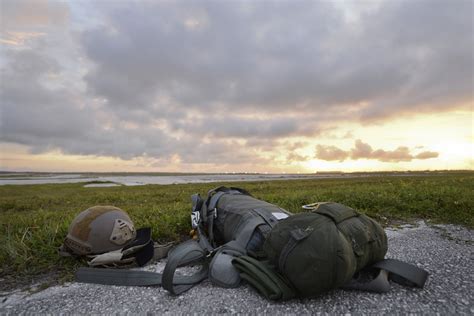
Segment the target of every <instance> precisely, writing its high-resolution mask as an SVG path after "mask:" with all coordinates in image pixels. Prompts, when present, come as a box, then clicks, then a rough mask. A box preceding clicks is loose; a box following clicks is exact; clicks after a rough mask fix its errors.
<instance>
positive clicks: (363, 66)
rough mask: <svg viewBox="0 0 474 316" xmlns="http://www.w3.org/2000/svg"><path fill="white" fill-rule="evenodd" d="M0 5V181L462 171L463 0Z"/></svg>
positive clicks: (468, 122) (469, 89)
mask: <svg viewBox="0 0 474 316" xmlns="http://www.w3.org/2000/svg"><path fill="white" fill-rule="evenodd" d="M0 3H1V8H0V11H1V29H0V44H1V47H2V48H1V51H0V67H1V86H0V102H1V111H0V170H17V171H24V170H34V171H182V172H314V171H328V170H342V171H362V170H371V171H375V170H425V169H473V165H474V159H473V153H474V135H473V134H474V132H473V131H474V127H473V125H474V118H473V112H472V110H473V89H474V87H473V73H474V68H473V67H474V66H473V56H474V55H473V54H474V52H473V45H474V44H473V43H474V41H473V15H474V8H473V2H472V1H471V0H466V1H465V0H427V1H425V0H406V1H405V0H386V1H383V0H355V1H342V0H335V1H301V0H297V1H243V0H242V1H236V0H233V1H204V0H202V1H193V0H189V1H125V0H122V1H121V0H101V1H92V0H91V1H84V0H78V1H69V2H64V1H61V2H56V1H40V0H38V1H33V0H28V1H23V0H22V1H20V0H2V1H1V2H0Z"/></svg>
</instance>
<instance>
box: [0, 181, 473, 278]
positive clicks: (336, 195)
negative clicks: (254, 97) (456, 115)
mask: <svg viewBox="0 0 474 316" xmlns="http://www.w3.org/2000/svg"><path fill="white" fill-rule="evenodd" d="M83 185H84V184H83V183H82V184H80V183H74V184H49V185H24V186H14V185H6V186H0V283H2V281H3V283H4V284H11V283H12V282H18V281H19V280H29V279H32V278H34V277H37V276H39V275H44V274H47V273H54V275H55V277H56V278H57V277H61V276H62V277H64V276H65V277H66V278H68V277H70V275H71V271H73V270H74V268H75V267H76V266H78V265H79V264H80V263H78V262H76V261H75V260H73V259H70V258H61V257H59V256H58V255H57V252H56V249H57V247H58V246H59V245H60V244H61V243H62V241H63V239H64V237H65V235H66V234H67V229H68V225H69V223H70V222H71V221H72V219H73V218H74V216H75V215H76V214H78V213H79V212H81V211H82V210H84V209H86V208H88V207H90V206H93V205H114V206H117V207H120V208H122V209H124V210H126V211H127V212H128V213H129V214H130V216H131V217H132V219H133V221H134V222H135V225H136V226H137V227H144V226H151V227H152V228H153V237H154V239H155V240H157V241H162V242H164V241H171V240H179V239H183V238H186V236H187V233H188V232H189V230H190V219H189V214H190V207H191V205H190V204H191V203H190V195H191V194H193V193H196V192H198V193H201V195H205V193H206V192H207V190H209V189H211V188H213V187H216V186H218V185H228V186H239V187H242V188H245V189H247V190H248V191H250V192H251V193H252V194H253V195H254V196H255V197H257V198H260V199H264V200H266V201H268V202H271V203H274V204H277V205H279V206H281V207H283V208H285V209H287V210H289V211H291V212H295V213H296V212H300V211H301V205H303V204H308V203H311V202H316V201H336V202H340V203H343V204H346V205H349V206H351V207H353V208H356V209H357V210H359V211H361V212H364V213H366V214H368V215H370V216H372V217H374V218H375V219H377V220H378V221H379V222H381V223H382V224H383V225H389V224H393V223H398V222H400V221H401V222H407V221H412V220H414V219H425V220H427V221H429V222H430V223H452V224H461V225H464V226H467V227H469V228H472V227H474V216H473V211H474V173H472V172H470V173H469V172H466V173H453V174H431V175H426V176H422V175H417V176H376V177H366V178H347V179H341V178H339V179H315V180H284V181H267V182H242V183H235V182H234V183H219V184H216V183H211V184H209V183H206V184H183V185H166V186H163V185H146V186H135V187H126V186H120V187H106V188H84V187H83ZM15 280H16V281H15ZM3 287H5V286H3Z"/></svg>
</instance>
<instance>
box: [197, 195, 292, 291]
mask: <svg viewBox="0 0 474 316" xmlns="http://www.w3.org/2000/svg"><path fill="white" fill-rule="evenodd" d="M192 201H193V211H192V215H191V218H192V225H193V229H195V230H196V232H197V233H198V237H199V241H200V243H201V244H202V245H203V247H205V248H207V250H208V252H211V253H212V260H211V262H210V263H209V279H210V280H211V282H213V283H214V284H216V285H219V286H221V287H236V286H238V285H239V284H240V280H241V279H240V274H239V272H238V271H237V270H236V269H235V268H234V267H233V265H232V260H233V259H234V258H235V257H240V256H243V255H252V256H254V255H255V254H256V253H258V252H260V251H262V246H263V242H264V241H265V239H266V237H267V236H268V234H269V233H270V231H271V230H272V229H273V227H275V225H276V224H277V223H278V221H279V220H281V219H284V218H287V217H288V216H290V215H291V213H289V212H288V211H286V210H284V209H282V208H280V207H278V206H276V205H273V204H271V203H268V202H265V201H262V200H259V199H256V198H254V197H253V196H252V195H250V193H248V192H247V191H245V190H243V189H240V188H234V187H230V188H227V187H218V188H216V189H213V190H210V191H209V192H208V195H207V198H206V199H201V197H200V196H199V195H197V194H196V195H193V196H192Z"/></svg>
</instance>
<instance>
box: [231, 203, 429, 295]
mask: <svg viewBox="0 0 474 316" xmlns="http://www.w3.org/2000/svg"><path fill="white" fill-rule="evenodd" d="M263 251H264V253H265V255H266V259H265V260H255V258H250V257H247V256H242V257H239V258H236V259H234V261H233V264H234V266H235V267H236V268H237V269H238V270H239V271H240V272H241V277H242V278H243V279H245V280H246V281H247V282H249V283H250V284H251V285H253V286H254V287H255V288H256V289H257V290H258V291H259V292H260V293H261V294H262V295H263V296H265V297H266V298H268V299H272V300H285V299H290V298H293V297H301V298H303V297H314V296H317V295H319V294H321V293H324V292H327V291H330V290H332V289H335V288H338V287H344V288H346V289H355V290H365V291H375V292H387V291H388V290H389V289H390V284H389V281H388V280H389V276H390V279H392V280H394V281H397V282H398V283H402V284H404V285H410V286H418V287H423V285H424V283H425V281H426V278H427V276H428V273H427V272H426V271H424V270H422V269H419V268H418V267H416V266H413V265H411V264H407V263H404V262H401V261H399V260H394V259H384V257H385V254H386V252H387V236H386V234H385V232H384V230H383V228H382V227H381V226H380V224H379V223H377V222H376V221H375V220H373V219H371V218H370V217H368V216H366V215H364V214H360V213H358V212H356V211H355V210H354V209H352V208H350V207H348V206H345V205H342V204H339V203H314V204H312V210H311V211H310V212H305V213H299V214H295V215H292V216H290V217H288V218H286V219H284V220H282V221H280V222H279V223H278V224H277V225H275V227H273V229H272V230H271V232H270V234H268V235H267V238H266V240H265V243H264V245H263ZM374 270H375V271H376V272H377V273H378V275H377V274H376V275H374V277H370V278H366V277H367V276H369V275H368V274H369V272H370V273H372V272H373V271H374ZM359 272H360V273H359ZM362 272H364V276H365V278H357V276H360V275H361V274H362Z"/></svg>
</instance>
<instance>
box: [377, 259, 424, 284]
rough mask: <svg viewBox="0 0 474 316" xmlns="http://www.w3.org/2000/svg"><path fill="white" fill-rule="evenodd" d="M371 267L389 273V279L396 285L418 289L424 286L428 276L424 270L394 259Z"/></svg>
mask: <svg viewBox="0 0 474 316" xmlns="http://www.w3.org/2000/svg"><path fill="white" fill-rule="evenodd" d="M372 267H374V268H379V269H383V270H386V271H388V272H390V275H389V278H390V279H391V280H392V281H394V282H396V283H399V284H402V285H408V286H417V287H420V288H422V287H423V286H424V285H425V282H426V280H427V279H428V275H429V273H428V272H427V271H426V270H423V269H421V268H418V267H417V266H415V265H412V264H409V263H406V262H403V261H400V260H396V259H385V260H382V261H379V262H377V263H376V264H374V265H373V266H372Z"/></svg>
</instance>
